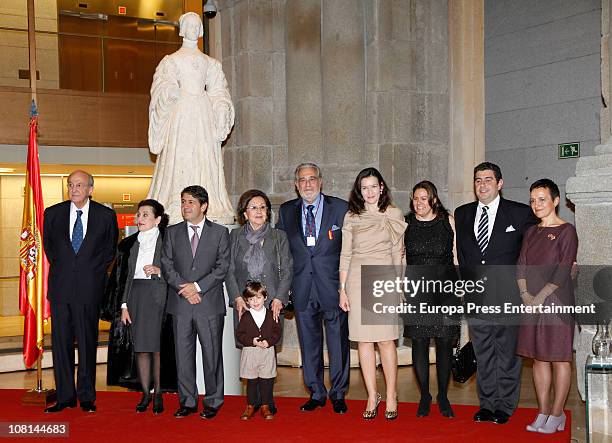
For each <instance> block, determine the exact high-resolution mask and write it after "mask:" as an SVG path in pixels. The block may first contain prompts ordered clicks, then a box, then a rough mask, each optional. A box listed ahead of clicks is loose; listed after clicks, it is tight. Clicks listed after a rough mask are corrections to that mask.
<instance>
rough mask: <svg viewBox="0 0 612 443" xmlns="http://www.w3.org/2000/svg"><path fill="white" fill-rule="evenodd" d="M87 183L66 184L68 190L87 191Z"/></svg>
mask: <svg viewBox="0 0 612 443" xmlns="http://www.w3.org/2000/svg"><path fill="white" fill-rule="evenodd" d="M87 188H89V183H68V189H79V190H80V189H87Z"/></svg>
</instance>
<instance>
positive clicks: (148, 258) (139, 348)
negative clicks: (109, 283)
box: [109, 199, 168, 414]
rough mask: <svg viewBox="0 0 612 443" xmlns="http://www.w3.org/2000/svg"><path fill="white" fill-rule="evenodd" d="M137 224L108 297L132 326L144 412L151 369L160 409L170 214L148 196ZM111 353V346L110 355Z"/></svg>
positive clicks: (118, 263) (124, 247) (155, 402)
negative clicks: (164, 265)
mask: <svg viewBox="0 0 612 443" xmlns="http://www.w3.org/2000/svg"><path fill="white" fill-rule="evenodd" d="M135 223H136V225H137V226H138V233H136V234H133V235H130V236H129V237H126V238H125V239H123V240H122V241H121V242H120V243H119V245H118V254H117V261H116V263H115V269H113V277H114V281H113V283H114V291H113V294H112V295H111V297H112V298H113V299H114V303H112V304H113V305H114V309H115V310H116V311H118V310H120V312H121V314H120V315H121V317H120V318H121V322H122V323H123V324H124V325H127V324H129V325H130V326H131V331H132V338H133V342H134V343H133V351H134V352H135V354H136V360H137V367H138V378H139V379H140V385H141V388H142V393H143V394H142V399H141V400H140V402H139V403H138V405H137V406H136V412H144V411H146V410H147V407H148V406H149V403H150V402H151V399H152V398H151V394H150V388H151V374H153V387H154V396H153V413H154V414H159V413H161V412H163V410H164V407H163V400H162V395H161V382H160V347H161V346H160V341H161V330H162V321H163V316H164V309H165V306H166V297H167V291H168V286H167V284H166V281H165V280H164V278H163V277H162V274H161V263H160V259H161V250H162V241H163V234H164V230H165V228H166V226H167V225H168V215H167V214H165V213H164V207H163V206H162V205H161V204H160V203H159V202H157V201H156V200H153V199H147V200H143V201H141V202H140V203H139V204H138V211H137V212H136V218H135ZM113 335H114V334H111V337H112V336H113ZM115 345H116V344H115ZM110 354H111V352H110V346H109V360H110V357H111V356H110ZM109 363H110V362H109ZM151 367H153V370H152V371H151ZM109 371H110V368H109Z"/></svg>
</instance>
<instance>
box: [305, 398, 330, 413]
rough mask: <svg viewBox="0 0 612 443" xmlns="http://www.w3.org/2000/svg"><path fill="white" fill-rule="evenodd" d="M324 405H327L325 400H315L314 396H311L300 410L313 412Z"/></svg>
mask: <svg viewBox="0 0 612 443" xmlns="http://www.w3.org/2000/svg"><path fill="white" fill-rule="evenodd" d="M323 406H325V400H315V399H314V398H311V399H309V400H308V401H307V402H306V403H304V404H303V405H302V406H301V407H300V411H303V412H311V411H314V410H315V409H317V408H322V407H323Z"/></svg>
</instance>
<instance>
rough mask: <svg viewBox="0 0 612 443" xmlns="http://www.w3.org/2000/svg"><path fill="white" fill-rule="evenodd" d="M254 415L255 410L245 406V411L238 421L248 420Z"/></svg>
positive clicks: (250, 406) (251, 406)
mask: <svg viewBox="0 0 612 443" xmlns="http://www.w3.org/2000/svg"><path fill="white" fill-rule="evenodd" d="M254 414H255V408H254V407H253V405H247V407H246V409H245V410H244V412H243V413H242V415H241V416H240V420H248V419H249V418H251V417H252V416H253V415H254Z"/></svg>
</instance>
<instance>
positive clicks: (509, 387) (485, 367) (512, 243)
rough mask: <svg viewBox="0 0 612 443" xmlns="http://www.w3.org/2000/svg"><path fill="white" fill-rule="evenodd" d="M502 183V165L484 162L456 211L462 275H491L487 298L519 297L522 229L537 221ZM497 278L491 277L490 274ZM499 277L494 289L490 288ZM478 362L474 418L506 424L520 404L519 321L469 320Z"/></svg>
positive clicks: (492, 300) (494, 300) (491, 301)
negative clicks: (470, 196) (505, 193)
mask: <svg viewBox="0 0 612 443" xmlns="http://www.w3.org/2000/svg"><path fill="white" fill-rule="evenodd" d="M503 185H504V181H503V179H502V174H501V170H500V168H499V166H497V165H496V164H493V163H489V162H484V163H481V164H479V165H478V166H476V167H475V168H474V192H475V194H476V198H477V199H478V201H476V202H472V203H468V204H466V205H463V206H460V207H459V208H457V209H456V210H455V227H456V231H457V258H458V260H459V266H460V268H461V272H462V276H463V278H464V279H465V277H466V276H476V277H475V278H477V277H478V276H479V275H480V276H482V275H484V274H487V277H489V278H488V281H487V290H488V292H487V293H486V294H485V295H484V298H483V299H482V300H481V302H482V301H483V300H484V303H485V304H487V305H489V304H491V305H500V302H502V301H504V300H505V301H514V302H517V301H518V302H520V298H519V295H518V287H517V286H516V282H515V277H516V275H515V274H514V272H513V271H512V265H516V261H517V259H518V256H519V253H520V250H521V243H522V241H523V234H524V233H525V231H526V230H527V228H528V227H529V226H531V225H532V224H534V223H535V222H536V220H535V218H534V217H533V212H532V211H531V209H530V208H529V206H527V205H525V204H522V203H518V202H515V201H511V200H506V199H504V198H502V197H501V196H500V191H501V189H502V187H503ZM491 277H493V278H491ZM492 281H495V282H496V284H495V287H496V289H494V290H493V289H490V288H491V286H492V285H491V282H492ZM468 324H469V330H470V338H471V340H472V344H473V346H474V352H475V354H476V360H477V364H478V373H477V383H478V396H479V399H480V410H479V411H478V412H477V413H476V414H475V415H474V421H476V422H483V421H491V422H494V423H497V424H504V423H506V422H507V421H508V419H509V417H510V416H511V415H512V413H513V412H514V410H515V409H516V407H517V405H518V400H519V392H520V376H521V366H522V362H521V359H520V358H519V357H518V356H517V355H516V353H515V350H516V340H517V332H518V326H517V325H515V324H511V323H509V322H505V321H503V319H500V318H494V317H493V316H489V317H488V318H485V317H483V316H481V317H480V318H479V317H471V318H469V320H468Z"/></svg>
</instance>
